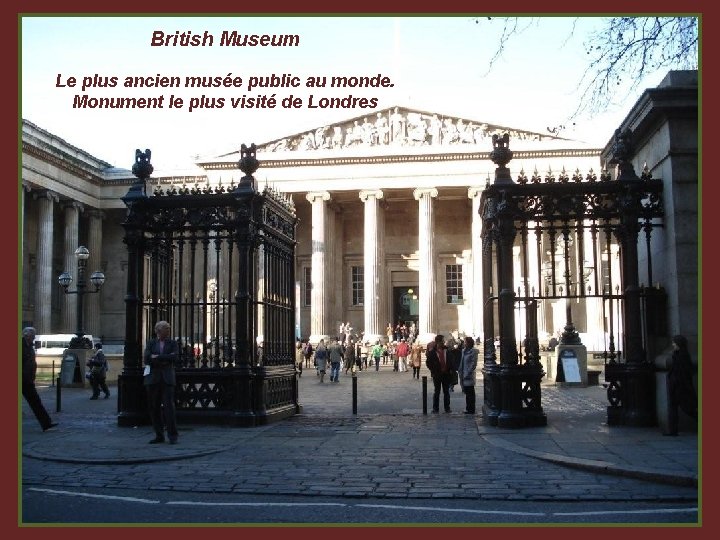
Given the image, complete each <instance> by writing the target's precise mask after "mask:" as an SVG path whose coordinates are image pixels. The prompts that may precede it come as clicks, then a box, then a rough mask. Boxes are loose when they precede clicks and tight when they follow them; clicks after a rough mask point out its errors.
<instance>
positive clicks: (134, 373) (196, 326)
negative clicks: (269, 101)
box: [118, 145, 299, 426]
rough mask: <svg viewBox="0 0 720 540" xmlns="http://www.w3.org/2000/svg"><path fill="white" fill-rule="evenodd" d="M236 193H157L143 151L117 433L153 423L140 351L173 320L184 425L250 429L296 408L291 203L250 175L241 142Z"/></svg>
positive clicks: (135, 194)
mask: <svg viewBox="0 0 720 540" xmlns="http://www.w3.org/2000/svg"><path fill="white" fill-rule="evenodd" d="M241 156H242V158H241V160H240V162H239V166H240V169H241V170H242V171H243V172H244V173H245V176H244V177H243V178H242V180H241V181H240V183H239V185H238V186H234V185H230V186H229V187H228V188H225V187H224V186H216V187H211V186H207V185H206V186H204V187H202V188H200V187H198V186H197V185H195V187H193V188H188V187H187V186H182V187H181V188H180V189H178V188H177V187H175V186H171V187H169V188H167V189H165V190H163V189H162V188H161V187H160V186H158V187H156V189H155V190H154V192H153V193H152V195H150V196H148V195H147V194H146V185H145V184H146V181H147V179H148V178H149V176H150V174H152V171H153V167H152V165H151V164H150V151H149V150H146V151H145V153H142V152H140V151H139V150H138V151H137V152H136V163H135V165H134V166H133V174H135V175H136V176H137V177H138V181H136V182H135V184H134V185H133V186H132V187H131V188H130V190H129V191H128V194H127V195H126V196H125V197H124V198H123V202H124V203H125V204H126V206H127V208H128V213H127V218H126V220H125V222H124V223H123V226H124V228H125V238H124V241H125V244H126V245H127V249H128V276H127V277H128V280H127V295H126V329H125V332H126V333H125V354H124V359H123V372H122V374H121V375H120V377H119V380H118V385H119V389H118V393H119V415H118V422H119V424H120V425H137V424H138V423H146V422H147V421H148V416H147V407H146V401H145V392H144V388H143V386H142V353H143V344H144V343H145V341H146V340H147V339H148V338H150V337H152V329H153V326H154V324H155V323H156V322H157V321H159V320H166V321H168V322H170V324H171V327H172V331H173V336H174V338H175V339H176V340H177V341H178V343H179V345H180V351H181V353H180V360H179V362H178V365H177V366H176V377H177V387H176V392H175V396H176V405H177V416H178V420H179V421H181V422H183V421H185V422H204V423H226V424H231V425H240V426H253V425H258V424H264V423H267V422H268V421H272V420H276V419H280V418H284V417H287V416H290V415H292V414H295V413H297V412H299V405H298V393H297V383H296V378H295V370H294V334H295V332H294V328H295V323H294V313H295V276H294V268H295V265H294V255H295V226H296V222H297V218H296V217H295V211H294V207H293V204H292V200H291V199H290V198H288V197H286V196H284V195H282V194H279V193H276V192H274V191H273V190H270V189H268V188H265V190H264V191H263V192H261V193H259V192H258V191H257V190H256V187H255V179H254V177H253V176H252V175H253V173H254V172H255V171H256V170H257V168H258V165H259V164H258V161H257V159H256V158H255V145H252V146H251V147H250V148H247V147H246V146H245V145H242V151H241Z"/></svg>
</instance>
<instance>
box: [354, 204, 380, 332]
mask: <svg viewBox="0 0 720 540" xmlns="http://www.w3.org/2000/svg"><path fill="white" fill-rule="evenodd" d="M359 196H360V200H361V201H363V203H365V204H364V219H363V253H364V257H363V265H364V268H363V272H364V298H363V305H364V313H363V331H364V332H365V335H364V336H363V339H364V340H366V341H370V342H371V343H374V342H375V341H378V340H379V339H380V338H381V337H382V335H383V334H382V330H383V329H384V326H383V323H382V320H381V317H382V307H383V303H382V301H381V300H382V298H381V295H382V293H383V288H382V268H381V263H382V250H383V242H382V237H381V232H382V227H381V224H380V199H382V198H383V192H382V191H380V190H369V191H365V190H363V191H361V192H360V194H359Z"/></svg>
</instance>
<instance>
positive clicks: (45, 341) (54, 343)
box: [35, 334, 96, 356]
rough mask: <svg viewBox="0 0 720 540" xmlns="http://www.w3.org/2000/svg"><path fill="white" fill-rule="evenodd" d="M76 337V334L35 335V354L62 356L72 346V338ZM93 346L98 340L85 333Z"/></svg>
mask: <svg viewBox="0 0 720 540" xmlns="http://www.w3.org/2000/svg"><path fill="white" fill-rule="evenodd" d="M74 337H75V334H41V335H39V336H35V354H36V355H37V356H62V354H63V352H64V351H65V349H67V348H68V347H70V340H71V339H72V338H74ZM85 337H86V338H88V339H89V340H90V341H91V342H92V344H93V347H95V343H96V340H95V338H94V337H93V336H91V335H90V334H85Z"/></svg>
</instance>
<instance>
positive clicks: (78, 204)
mask: <svg viewBox="0 0 720 540" xmlns="http://www.w3.org/2000/svg"><path fill="white" fill-rule="evenodd" d="M62 207H63V208H64V209H68V208H75V209H76V210H77V211H78V212H82V211H84V210H85V205H84V204H83V203H81V202H78V201H65V202H63V203H62Z"/></svg>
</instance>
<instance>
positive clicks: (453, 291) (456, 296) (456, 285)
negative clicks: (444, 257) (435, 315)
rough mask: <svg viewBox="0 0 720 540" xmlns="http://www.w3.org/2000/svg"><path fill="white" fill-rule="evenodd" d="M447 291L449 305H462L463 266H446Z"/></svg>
mask: <svg viewBox="0 0 720 540" xmlns="http://www.w3.org/2000/svg"><path fill="white" fill-rule="evenodd" d="M445 291H446V293H445V297H446V300H447V303H448V304H462V302H463V281H462V265H461V264H448V265H446V266H445Z"/></svg>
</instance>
